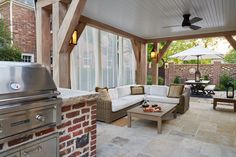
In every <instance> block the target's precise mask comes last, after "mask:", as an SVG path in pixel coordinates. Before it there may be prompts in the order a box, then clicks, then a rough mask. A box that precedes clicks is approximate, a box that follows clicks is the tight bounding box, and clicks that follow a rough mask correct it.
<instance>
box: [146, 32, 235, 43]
mask: <svg viewBox="0 0 236 157" xmlns="http://www.w3.org/2000/svg"><path fill="white" fill-rule="evenodd" d="M229 35H231V36H232V35H236V30H233V31H224V32H213V33H203V34H194V35H183V36H173V37H164V38H155V39H146V41H147V42H148V43H153V42H161V41H174V40H188V39H197V38H210V37H223V36H229Z"/></svg>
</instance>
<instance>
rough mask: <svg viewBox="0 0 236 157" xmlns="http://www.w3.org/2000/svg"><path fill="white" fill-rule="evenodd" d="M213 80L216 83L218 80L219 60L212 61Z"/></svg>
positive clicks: (219, 71)
mask: <svg viewBox="0 0 236 157" xmlns="http://www.w3.org/2000/svg"><path fill="white" fill-rule="evenodd" d="M212 69H213V77H212V78H213V81H212V83H213V84H215V85H217V84H219V82H220V73H221V62H220V61H215V62H214V63H213V68H212Z"/></svg>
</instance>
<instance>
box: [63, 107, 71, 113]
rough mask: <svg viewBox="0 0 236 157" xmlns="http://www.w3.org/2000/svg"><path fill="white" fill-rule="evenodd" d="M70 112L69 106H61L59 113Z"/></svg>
mask: <svg viewBox="0 0 236 157" xmlns="http://www.w3.org/2000/svg"><path fill="white" fill-rule="evenodd" d="M70 110H71V106H63V107H62V108H61V112H67V111H70Z"/></svg>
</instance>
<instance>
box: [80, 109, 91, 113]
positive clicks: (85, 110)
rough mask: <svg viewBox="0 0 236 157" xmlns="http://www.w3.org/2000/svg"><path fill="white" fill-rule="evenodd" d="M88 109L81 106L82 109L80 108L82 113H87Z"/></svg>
mask: <svg viewBox="0 0 236 157" xmlns="http://www.w3.org/2000/svg"><path fill="white" fill-rule="evenodd" d="M89 111H90V109H89V108H83V109H82V113H88V112H89Z"/></svg>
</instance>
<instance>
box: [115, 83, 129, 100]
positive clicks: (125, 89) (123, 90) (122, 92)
mask: <svg viewBox="0 0 236 157" xmlns="http://www.w3.org/2000/svg"><path fill="white" fill-rule="evenodd" d="M117 91H118V97H119V98H122V97H124V96H128V95H130V94H131V90H130V86H129V85H127V86H120V87H117Z"/></svg>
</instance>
